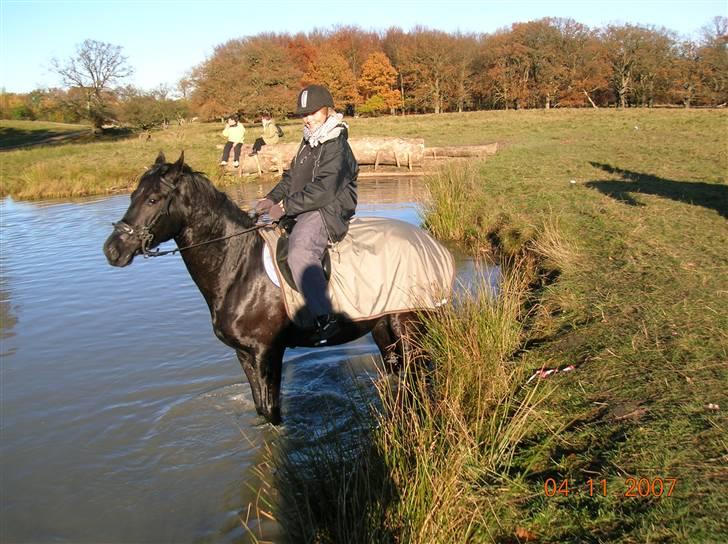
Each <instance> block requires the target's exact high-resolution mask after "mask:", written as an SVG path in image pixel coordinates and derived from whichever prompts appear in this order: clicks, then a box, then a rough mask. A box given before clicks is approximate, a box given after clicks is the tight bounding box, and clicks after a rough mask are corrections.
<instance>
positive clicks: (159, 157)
mask: <svg viewBox="0 0 728 544" xmlns="http://www.w3.org/2000/svg"><path fill="white" fill-rule="evenodd" d="M165 162H167V159H166V158H165V157H164V152H162V151H160V152H159V155H157V159H156V160H155V161H154V164H164V163H165Z"/></svg>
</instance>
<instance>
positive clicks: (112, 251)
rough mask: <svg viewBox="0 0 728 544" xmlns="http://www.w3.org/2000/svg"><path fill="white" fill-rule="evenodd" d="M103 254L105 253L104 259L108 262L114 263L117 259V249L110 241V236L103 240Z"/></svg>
mask: <svg viewBox="0 0 728 544" xmlns="http://www.w3.org/2000/svg"><path fill="white" fill-rule="evenodd" d="M104 255H106V260H107V261H109V263H110V264H114V262H116V261H117V260H118V259H119V250H118V249H116V246H115V245H114V244H112V243H111V238H109V239H108V240H106V242H104Z"/></svg>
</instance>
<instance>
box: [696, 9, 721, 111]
mask: <svg viewBox="0 0 728 544" xmlns="http://www.w3.org/2000/svg"><path fill="white" fill-rule="evenodd" d="M702 33H703V37H702V45H701V47H700V56H701V60H702V64H703V66H702V72H703V74H702V75H703V77H702V79H703V86H704V92H705V94H706V100H707V101H708V102H709V103H712V104H716V105H718V104H725V103H726V102H728V17H715V18H714V19H713V20H712V21H711V23H710V24H709V25H706V26H705V27H704V28H703V32H702Z"/></svg>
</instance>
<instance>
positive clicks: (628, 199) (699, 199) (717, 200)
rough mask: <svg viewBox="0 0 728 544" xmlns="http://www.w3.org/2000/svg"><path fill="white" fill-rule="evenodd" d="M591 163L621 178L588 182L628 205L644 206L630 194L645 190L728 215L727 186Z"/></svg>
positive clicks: (649, 193)
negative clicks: (678, 179) (673, 178)
mask: <svg viewBox="0 0 728 544" xmlns="http://www.w3.org/2000/svg"><path fill="white" fill-rule="evenodd" d="M589 164H591V165H592V166H593V167H594V168H598V169H600V170H603V171H605V172H608V173H610V174H617V175H619V176H621V177H622V179H621V180H600V181H589V182H587V183H586V184H585V185H586V186H587V187H593V188H594V189H597V190H598V191H600V192H602V193H604V194H605V195H607V196H610V197H612V198H614V199H615V200H618V201H620V202H623V203H624V204H627V205H629V206H644V204H642V203H640V202H638V201H637V200H635V199H634V197H633V196H632V194H631V193H643V194H648V195H656V196H661V197H664V198H670V199H672V200H677V201H679V202H685V203H686V204H694V205H697V206H702V207H704V208H709V209H712V210H715V211H717V212H718V213H719V214H720V215H721V216H722V217H725V218H728V187H726V186H725V185H718V184H717V183H703V182H693V181H676V180H671V179H665V178H661V177H658V176H653V175H652V174H645V173H642V172H634V171H632V170H624V169H622V168H617V167H616V166H611V165H609V164H603V163H599V162H590V163H589Z"/></svg>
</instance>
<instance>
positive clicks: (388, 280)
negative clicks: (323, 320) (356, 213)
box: [258, 217, 455, 327]
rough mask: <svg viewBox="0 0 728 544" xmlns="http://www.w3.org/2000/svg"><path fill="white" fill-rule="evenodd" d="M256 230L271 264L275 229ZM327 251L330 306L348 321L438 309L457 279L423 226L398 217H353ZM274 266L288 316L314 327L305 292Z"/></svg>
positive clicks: (450, 263) (447, 257)
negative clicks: (337, 241) (343, 236)
mask: <svg viewBox="0 0 728 544" xmlns="http://www.w3.org/2000/svg"><path fill="white" fill-rule="evenodd" d="M258 232H259V233H260V235H261V236H262V237H263V239H264V240H265V242H266V246H267V250H268V252H269V253H270V255H272V256H273V263H275V250H276V244H277V243H278V238H279V237H280V234H279V232H278V230H277V229H275V230H274V229H264V230H260V231H258ZM264 253H265V251H264ZM329 253H330V256H331V279H330V280H329V287H328V295H329V297H330V300H331V303H332V305H333V308H334V311H335V312H336V313H339V314H345V315H346V316H347V317H348V318H349V319H351V320H352V321H359V320H364V319H372V318H376V317H380V316H382V315H385V314H391V313H398V312H402V311H406V310H418V309H431V308H437V307H438V306H441V305H442V304H444V303H445V302H447V301H448V299H449V297H450V293H451V291H452V287H453V282H454V281H455V263H454V261H453V258H452V255H451V254H450V252H449V251H448V250H447V249H446V248H445V247H443V246H442V245H441V244H440V243H439V242H437V241H436V240H435V239H434V238H432V237H431V236H430V235H429V234H428V233H427V232H425V231H424V230H422V229H420V228H418V227H415V226H414V225H411V224H409V223H405V222H404V221H398V220H396V219H385V218H381V217H365V218H355V219H354V220H352V222H351V224H350V226H349V232H348V234H347V235H346V237H345V238H344V239H343V240H342V241H341V242H339V243H338V244H335V245H334V246H333V247H330V248H329ZM274 268H275V273H276V275H277V276H278V281H277V282H275V283H276V284H280V286H281V289H282V291H283V299H284V301H285V305H286V312H287V313H288V316H289V317H290V318H291V319H292V320H293V321H294V322H295V323H296V324H297V325H299V326H301V327H310V326H312V325H313V316H312V315H311V314H310V312H309V311H308V310H307V309H306V305H305V302H304V299H303V296H302V295H301V294H300V293H299V292H297V291H296V290H295V289H293V288H291V287H290V286H289V285H288V284H287V283H286V282H285V280H284V279H283V276H282V274H281V272H280V270H279V269H278V265H277V264H274Z"/></svg>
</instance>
